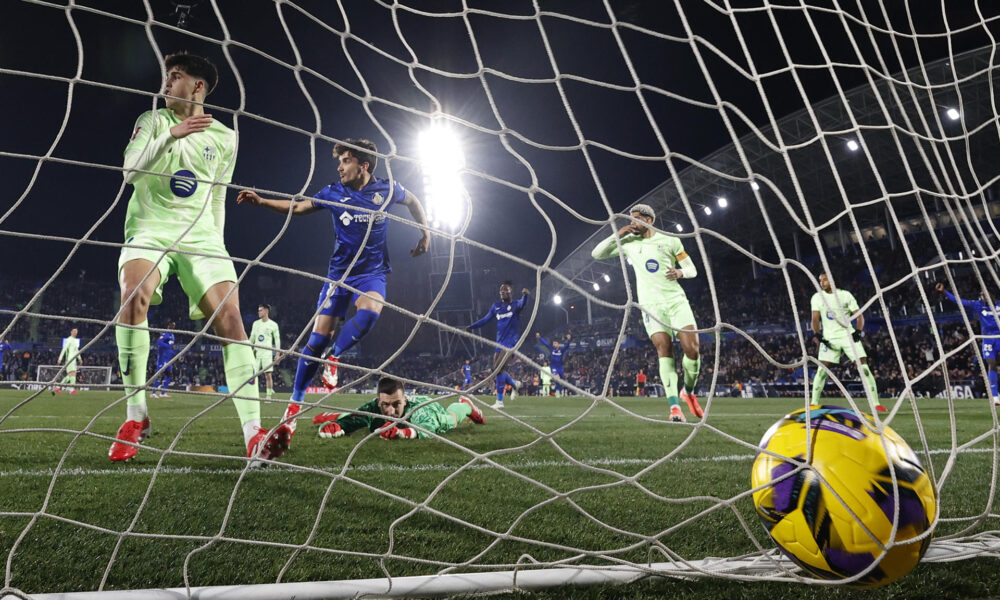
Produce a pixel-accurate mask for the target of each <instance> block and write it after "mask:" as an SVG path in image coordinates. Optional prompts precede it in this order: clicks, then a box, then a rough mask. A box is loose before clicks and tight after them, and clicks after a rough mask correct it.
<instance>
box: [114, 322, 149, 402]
mask: <svg viewBox="0 0 1000 600" xmlns="http://www.w3.org/2000/svg"><path fill="white" fill-rule="evenodd" d="M135 327H149V321H143V322H142V323H139V324H138V325H135ZM115 340H116V341H117V342H118V366H119V367H120V368H121V372H122V383H123V384H125V391H126V392H127V393H131V392H132V391H133V390H136V389H138V390H139V391H138V392H136V393H135V394H134V395H132V396H129V398H128V400H127V402H128V405H129V406H133V407H141V408H140V409H139V413H141V414H142V415H145V413H146V390H144V389H141V388H142V386H144V385H146V363H147V361H148V360H149V332H148V331H144V330H142V329H132V328H129V327H123V326H121V325H117V326H115ZM134 411H135V409H133V410H132V411H129V412H130V413H132V412H134Z"/></svg>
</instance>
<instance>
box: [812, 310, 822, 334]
mask: <svg viewBox="0 0 1000 600" xmlns="http://www.w3.org/2000/svg"><path fill="white" fill-rule="evenodd" d="M812 330H813V335H814V336H816V337H818V338H821V339H822V337H823V330H822V327H821V325H820V322H819V311H818V310H814V311H812Z"/></svg>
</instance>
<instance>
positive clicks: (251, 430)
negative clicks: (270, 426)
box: [243, 419, 260, 444]
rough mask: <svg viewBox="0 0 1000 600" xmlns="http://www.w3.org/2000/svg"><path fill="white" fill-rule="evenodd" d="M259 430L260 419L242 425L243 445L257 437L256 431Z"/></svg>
mask: <svg viewBox="0 0 1000 600" xmlns="http://www.w3.org/2000/svg"><path fill="white" fill-rule="evenodd" d="M258 429H260V419H250V420H249V421H247V422H246V423H244V424H243V443H244V444H249V443H250V438H252V437H253V436H255V435H257V430H258Z"/></svg>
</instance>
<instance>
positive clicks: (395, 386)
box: [378, 376, 403, 396]
mask: <svg viewBox="0 0 1000 600" xmlns="http://www.w3.org/2000/svg"><path fill="white" fill-rule="evenodd" d="M401 389H403V382H402V381H400V380H398V379H396V378H395V377H388V376H385V377H382V378H381V379H379V380H378V395H379V396H381V395H382V394H385V395H387V396H391V395H393V394H395V393H396V392H398V391H399V390H401Z"/></svg>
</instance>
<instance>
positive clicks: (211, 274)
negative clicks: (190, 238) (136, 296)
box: [118, 233, 236, 320]
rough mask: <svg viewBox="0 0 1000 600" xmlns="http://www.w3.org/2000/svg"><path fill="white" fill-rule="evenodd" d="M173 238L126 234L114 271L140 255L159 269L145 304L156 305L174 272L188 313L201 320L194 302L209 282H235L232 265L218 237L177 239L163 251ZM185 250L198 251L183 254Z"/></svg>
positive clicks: (196, 301)
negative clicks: (155, 282) (184, 296)
mask: <svg viewBox="0 0 1000 600" xmlns="http://www.w3.org/2000/svg"><path fill="white" fill-rule="evenodd" d="M175 240H176V237H175V236H170V235H156V234H152V233H142V234H139V235H135V236H132V237H130V238H129V239H127V240H126V241H125V246H123V247H122V251H121V254H120V255H119V256H118V274H119V275H121V272H122V267H124V266H125V263H127V262H129V261H132V260H136V259H140V258H141V259H145V260H148V261H149V262H151V263H153V264H155V265H156V268H157V269H158V270H159V271H160V285H158V286H157V287H156V290H155V291H154V292H153V297H152V298H150V299H149V303H150V304H151V305H156V304H159V303H161V302H163V286H164V284H166V283H167V278H169V277H170V276H171V275H176V276H177V280H178V281H180V282H181V288H183V290H184V293H185V294H187V297H188V314H189V315H190V317H191V318H192V319H195V320H197V319H204V318H205V314H204V313H202V312H201V309H200V308H198V303H199V302H201V299H202V298H203V297H204V296H205V292H207V291H208V290H209V288H211V287H212V286H213V285H215V284H217V283H221V282H223V281H231V282H233V283H235V282H236V268H235V267H233V261H232V260H230V259H229V252H227V251H226V245H225V244H224V243H223V241H222V238H221V237H220V238H216V239H211V240H204V241H199V242H186V241H181V242H178V243H177V247H176V248H175V249H173V250H170V251H168V252H165V250H166V249H167V248H169V247H170V246H171V244H173V243H174V241H175ZM135 246H142V248H136V247H135ZM150 248H161V249H160V250H153V249H150ZM188 252H197V253H199V254H187V253H188ZM201 254H208V255H210V256H201Z"/></svg>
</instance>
